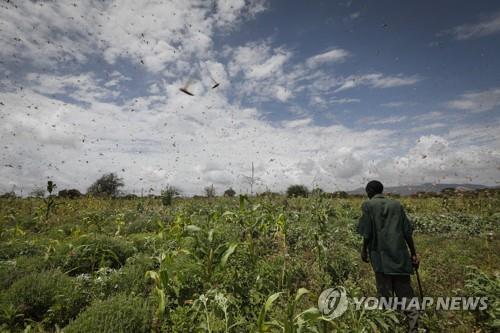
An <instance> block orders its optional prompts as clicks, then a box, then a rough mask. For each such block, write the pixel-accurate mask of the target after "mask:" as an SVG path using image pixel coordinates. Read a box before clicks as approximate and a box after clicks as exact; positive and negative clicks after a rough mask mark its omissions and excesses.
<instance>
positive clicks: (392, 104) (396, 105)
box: [380, 101, 412, 108]
mask: <svg viewBox="0 0 500 333" xmlns="http://www.w3.org/2000/svg"><path fill="white" fill-rule="evenodd" d="M407 105H412V104H411V103H409V102H403V101H397V102H388V103H382V104H380V106H385V107H388V108H399V107H402V106H407Z"/></svg>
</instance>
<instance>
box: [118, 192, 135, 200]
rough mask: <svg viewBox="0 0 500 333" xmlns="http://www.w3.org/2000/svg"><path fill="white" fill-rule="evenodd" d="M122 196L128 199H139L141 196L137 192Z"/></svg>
mask: <svg viewBox="0 0 500 333" xmlns="http://www.w3.org/2000/svg"><path fill="white" fill-rule="evenodd" d="M122 198H123V199H127V200H133V199H137V198H139V197H138V196H137V194H133V193H129V194H125V195H124V196H123V197H122Z"/></svg>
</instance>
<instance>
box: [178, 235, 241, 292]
mask: <svg viewBox="0 0 500 333" xmlns="http://www.w3.org/2000/svg"><path fill="white" fill-rule="evenodd" d="M184 230H185V232H186V233H187V234H188V235H189V236H188V237H193V238H194V240H195V245H194V250H193V252H191V254H192V255H193V256H194V257H195V259H196V260H197V261H198V263H199V264H200V265H202V266H203V271H204V273H205V276H204V278H205V282H206V283H208V284H209V285H211V284H212V278H213V274H214V271H215V270H216V269H218V268H223V267H224V266H225V265H226V263H227V261H228V259H229V257H230V256H231V255H232V254H233V253H234V252H235V251H236V247H237V246H238V243H229V242H225V243H221V244H216V242H215V241H214V232H215V231H214V229H210V230H208V231H204V230H203V229H201V228H200V227H198V226H195V225H188V226H186V227H185V229H184Z"/></svg>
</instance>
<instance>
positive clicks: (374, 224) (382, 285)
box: [358, 180, 419, 332]
mask: <svg viewBox="0 0 500 333" xmlns="http://www.w3.org/2000/svg"><path fill="white" fill-rule="evenodd" d="M383 190H384V186H383V185H382V183H381V182H379V181H377V180H372V181H370V182H369V183H368V184H367V185H366V193H367V194H368V198H369V200H367V201H365V202H363V205H362V206H361V209H362V211H363V215H362V216H361V218H360V220H359V224H358V232H359V233H360V234H361V236H363V248H362V250H361V259H362V260H363V261H364V262H371V265H372V268H373V271H374V272H375V282H376V285H377V291H378V294H379V297H382V298H385V299H391V298H392V297H394V295H395V296H396V297H397V298H398V299H399V300H401V299H402V298H406V300H407V302H409V301H410V300H411V299H412V298H413V297H414V293H413V289H412V287H411V279H410V275H411V274H413V268H418V265H419V258H418V256H417V252H416V251H415V245H414V243H413V237H412V232H413V227H412V225H411V223H410V221H409V220H408V217H407V216H406V213H405V211H404V209H403V206H401V204H400V203H399V202H398V201H396V200H390V199H388V198H386V197H385V196H384V195H383V194H382V192H383ZM408 250H410V251H409V252H408ZM404 313H405V315H406V317H407V320H408V325H409V332H417V331H418V328H417V326H418V325H417V319H418V312H417V311H416V310H414V311H405V312H404Z"/></svg>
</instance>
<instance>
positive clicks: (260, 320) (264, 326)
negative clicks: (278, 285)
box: [257, 292, 282, 332]
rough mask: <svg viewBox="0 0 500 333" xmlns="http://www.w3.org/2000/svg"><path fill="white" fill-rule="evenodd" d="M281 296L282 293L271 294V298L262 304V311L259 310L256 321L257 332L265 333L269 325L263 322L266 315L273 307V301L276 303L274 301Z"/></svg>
mask: <svg viewBox="0 0 500 333" xmlns="http://www.w3.org/2000/svg"><path fill="white" fill-rule="evenodd" d="M281 294H282V292H279V293H275V294H272V295H271V296H269V297H268V298H267V300H266V303H264V306H262V309H261V310H260V313H259V318H258V319H257V329H258V332H266V331H267V327H268V325H269V323H266V322H265V320H266V314H267V312H268V311H269V310H270V309H271V307H272V306H273V303H274V301H276V299H278V297H280V296H281Z"/></svg>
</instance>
